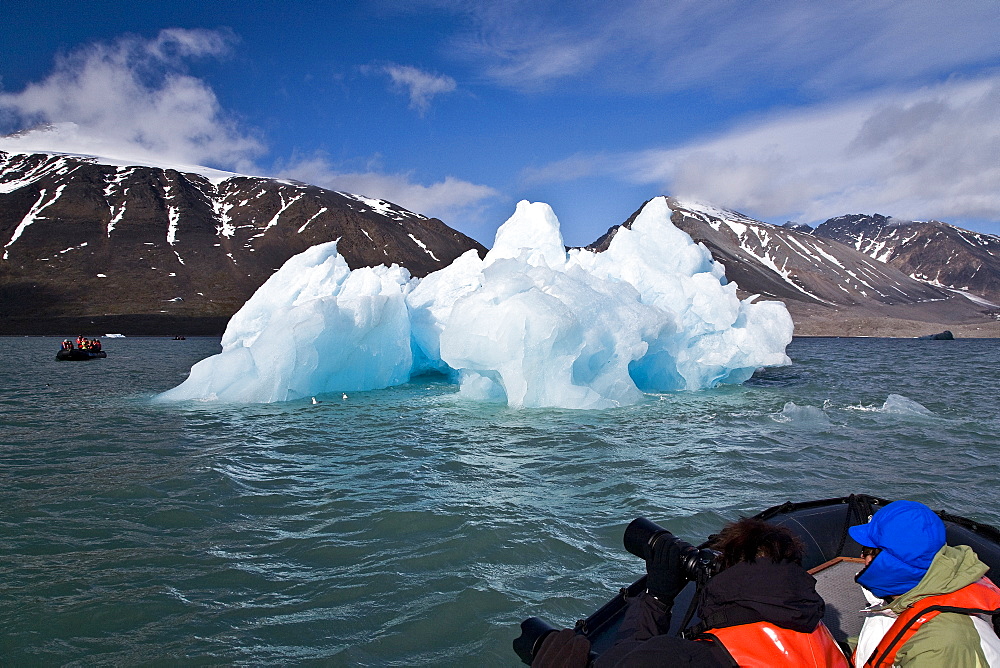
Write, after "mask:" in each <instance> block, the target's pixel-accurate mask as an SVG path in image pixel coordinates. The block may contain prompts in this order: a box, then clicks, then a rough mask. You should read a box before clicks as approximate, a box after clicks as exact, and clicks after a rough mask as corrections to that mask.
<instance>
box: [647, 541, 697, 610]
mask: <svg viewBox="0 0 1000 668" xmlns="http://www.w3.org/2000/svg"><path fill="white" fill-rule="evenodd" d="M650 551H651V554H650V556H649V559H647V560H646V591H647V592H649V593H650V594H651V595H653V596H655V597H656V598H657V599H659V600H660V601H661V602H662V603H664V604H665V605H667V606H670V605H671V604H672V603H673V602H674V598H676V597H677V594H678V593H679V592H680V590H681V589H683V588H684V585H685V584H687V580H686V579H685V578H684V573H683V572H682V571H681V548H680V545H678V544H677V541H676V540H659V541H657V542H656V543H655V544H654V545H653V547H652V548H651V550H650Z"/></svg>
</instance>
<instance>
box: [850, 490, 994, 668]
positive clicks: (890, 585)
mask: <svg viewBox="0 0 1000 668" xmlns="http://www.w3.org/2000/svg"><path fill="white" fill-rule="evenodd" d="M847 531H848V533H850V534H851V537H852V538H853V539H854V540H856V541H857V542H858V543H859V544H861V545H862V546H863V548H862V555H863V556H864V559H865V568H864V570H862V571H861V572H860V573H858V575H857V576H856V577H855V580H856V581H857V583H858V584H860V585H861V586H862V587H864V588H865V596H866V597H867V598H868V600H869V602H870V603H872V606H871V607H870V608H868V610H867V611H866V612H867V615H868V616H867V617H866V619H865V622H864V625H863V626H862V627H861V635H860V637H859V638H858V645H857V650H856V651H855V658H854V660H855V663H856V665H857V666H859V667H860V666H865V668H869V667H871V668H878V667H884V666H901V667H903V668H920V667H922V666H927V667H934V668H936V667H937V666H949V667H950V668H982V667H985V666H1000V638H998V637H997V634H996V632H995V628H994V625H995V624H996V623H997V621H1000V617H997V616H994V615H997V613H1000V589H998V588H997V587H996V585H994V584H993V582H991V581H990V579H989V578H987V577H986V572H987V571H988V570H989V567H988V566H987V565H986V564H984V563H983V562H982V561H980V560H979V557H978V556H976V553H975V552H974V551H973V550H972V548H971V547H969V546H968V545H958V546H955V547H952V546H950V545H946V544H945V526H944V522H942V521H941V518H940V517H938V515H937V514H936V513H935V512H934V511H933V510H931V509H930V508H928V507H927V506H925V505H924V504H922V503H918V502H916V501H894V502H892V503H890V504H888V505H887V506H885V507H884V508H881V509H880V510H879V511H878V512H876V513H875V514H874V515H873V516H872V518H871V521H869V522H868V523H867V524H859V525H857V526H853V527H850V528H849V529H848V530H847ZM991 616H994V617H993V620H994V621H993V624H990V622H989V621H987V620H988V619H989V617H991Z"/></svg>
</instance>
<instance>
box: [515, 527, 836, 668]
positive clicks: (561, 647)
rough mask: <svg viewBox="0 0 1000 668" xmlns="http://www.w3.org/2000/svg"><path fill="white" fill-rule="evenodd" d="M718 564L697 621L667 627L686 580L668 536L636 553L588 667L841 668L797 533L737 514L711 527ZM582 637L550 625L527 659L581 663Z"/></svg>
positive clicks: (577, 667)
mask: <svg viewBox="0 0 1000 668" xmlns="http://www.w3.org/2000/svg"><path fill="white" fill-rule="evenodd" d="M711 547H712V548H714V549H716V550H719V551H721V553H722V556H721V561H722V563H721V567H722V570H721V571H720V572H719V573H718V574H717V575H715V576H714V577H712V578H711V579H710V580H708V582H707V583H706V584H705V586H704V590H703V591H702V594H703V596H702V598H701V602H700V604H699V607H698V613H699V617H700V618H701V620H702V621H701V622H700V623H699V624H698V625H697V626H695V627H694V628H692V629H687V630H685V632H684V633H682V634H681V635H682V637H678V636H671V635H668V634H669V630H670V619H671V608H672V606H673V602H674V598H675V597H676V596H677V594H678V593H679V592H680V591H681V589H683V588H684V586H685V585H686V584H687V578H686V576H685V575H684V574H683V573H682V567H681V559H680V548H679V546H678V544H677V541H660V543H657V544H654V545H653V547H652V548H651V550H652V554H651V556H650V557H648V558H647V560H646V573H647V578H646V591H645V592H644V593H642V594H640V595H639V596H636V597H635V598H633V599H631V600H630V601H629V603H628V607H627V608H626V611H625V616H624V618H623V620H622V624H621V626H620V628H619V631H618V634H617V637H616V639H615V642H614V644H613V646H612V647H611V648H609V649H608V650H607V651H606V652H604V653H603V654H601V655H600V656H599V657H597V659H596V660H594V661H593V664H592V665H593V666H594V668H611V667H615V668H625V667H626V666H627V667H638V666H662V667H666V668H671V667H675V666H699V667H705V668H712V667H715V666H719V667H722V666H726V667H732V666H735V665H740V666H775V667H777V666H789V667H792V666H794V667H795V668H805V667H808V666H816V667H819V666H822V667H827V668H848V665H849V664H848V661H847V657H846V656H845V655H844V653H843V651H841V649H840V647H839V646H838V645H837V642H836V641H835V640H834V638H833V636H832V635H831V634H830V631H829V629H827V627H826V626H825V625H824V624H823V621H822V620H823V612H824V610H825V604H824V602H823V598H822V597H821V596H820V595H819V594H818V593H817V592H816V580H815V579H814V578H813V577H812V576H811V575H809V573H808V572H806V570H805V569H804V568H803V567H802V556H803V552H804V549H803V547H802V543H801V541H800V540H799V539H798V538H797V537H796V536H795V535H794V534H793V533H792V532H791V531H789V530H788V529H787V528H785V527H779V526H776V525H773V524H769V523H767V522H764V521H762V520H758V519H753V518H743V519H741V520H739V521H738V522H734V523H731V524H729V525H727V526H726V527H724V528H723V530H722V531H721V532H720V533H719V534H718V535H717V536H715V537H713V540H712V544H711ZM589 651H590V642H589V641H588V640H587V638H586V637H585V636H583V635H580V634H578V633H575V632H574V631H573V630H571V629H563V630H561V631H556V632H553V633H550V634H549V635H548V637H546V638H545V640H544V641H543V642H542V645H541V646H540V647H539V649H538V653H537V654H536V656H535V659H534V660H533V661H532V663H531V665H532V668H539V667H541V668H554V667H559V668H582V667H584V666H587V665H589V664H588V662H589V660H590V657H589Z"/></svg>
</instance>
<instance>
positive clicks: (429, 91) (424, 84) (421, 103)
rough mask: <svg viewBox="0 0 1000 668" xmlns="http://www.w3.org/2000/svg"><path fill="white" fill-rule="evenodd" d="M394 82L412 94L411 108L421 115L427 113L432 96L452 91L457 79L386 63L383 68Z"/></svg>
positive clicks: (407, 66) (399, 87)
mask: <svg viewBox="0 0 1000 668" xmlns="http://www.w3.org/2000/svg"><path fill="white" fill-rule="evenodd" d="M383 71H385V72H386V73H387V74H388V75H389V76H390V77H392V82H393V84H394V85H395V86H396V87H397V88H398V89H400V90H405V91H406V92H407V93H408V94H409V96H410V108H411V109H416V110H417V111H418V112H419V113H420V114H421V115H423V114H425V113H427V110H428V109H430V106H431V98H433V97H434V96H435V95H440V94H442V93H450V92H452V91H453V90H455V88H456V84H455V80H454V79H452V78H451V77H449V76H445V75H441V74H431V73H429V72H424V71H423V70H419V69H417V68H416V67H411V66H409V65H386V66H385V67H384V68H383Z"/></svg>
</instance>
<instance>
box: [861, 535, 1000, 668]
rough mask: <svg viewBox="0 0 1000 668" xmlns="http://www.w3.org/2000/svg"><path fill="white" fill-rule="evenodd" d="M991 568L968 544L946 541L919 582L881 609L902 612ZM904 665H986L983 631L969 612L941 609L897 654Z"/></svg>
mask: <svg viewBox="0 0 1000 668" xmlns="http://www.w3.org/2000/svg"><path fill="white" fill-rule="evenodd" d="M988 570H989V567H988V566H987V565H986V564H984V563H983V562H982V561H980V560H979V557H977V556H976V553H975V552H973V551H972V548H971V547H969V546H968V545H959V546H958V547H951V546H948V545H945V546H944V547H942V548H941V549H940V550H939V551H938V553H937V554H936V555H935V556H934V561H932V562H931V566H930V568H929V569H927V573H926V574H924V577H923V578H921V580H920V582H918V583H917V586H916V587H914V588H913V589H911V590H910V591H908V592H906V593H905V594H902V595H900V596H897V597H896V598H895V599H893V600H892V602H890V603H888V604H886V605H883V606H880V607H879V608H875V610H878V609H883V610H885V609H888V610H890V611H892V612H893V613H895V614H897V615H898V614H899V613H901V612H903V611H904V610H906V609H907V608H909V607H910V606H912V605H913V604H915V603H917V602H918V601H920V599H923V598H926V597H927V596H934V595H936V594H949V593H951V592H953V591H958V590H959V589H961V588H962V587H965V586H967V585H970V584H972V583H973V582H976V581H977V580H979V579H980V578H982V577H983V576H984V575H986V572H987V571H988ZM893 665H895V666H900V667H901V668H943V667H945V666H947V667H948V668H987V667H988V666H989V663H988V662H987V660H986V655H985V654H984V653H983V649H982V647H981V645H980V635H979V631H977V629H976V627H975V626H974V625H973V622H972V618H971V617H970V616H969V615H963V614H959V613H947V612H946V613H941V614H939V615H937V616H936V617H934V618H933V619H931V620H930V621H928V622H927V623H925V624H924V625H923V626H921V627H920V629H919V630H918V631H917V632H916V633H915V634H914V636H913V637H912V638H910V640H909V641H908V642H906V643H905V644H904V645H903V646H902V647H901V648H900V649H899V652H898V653H897V654H896V661H895V663H894V664H893Z"/></svg>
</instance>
